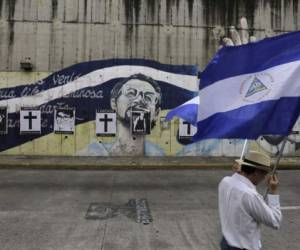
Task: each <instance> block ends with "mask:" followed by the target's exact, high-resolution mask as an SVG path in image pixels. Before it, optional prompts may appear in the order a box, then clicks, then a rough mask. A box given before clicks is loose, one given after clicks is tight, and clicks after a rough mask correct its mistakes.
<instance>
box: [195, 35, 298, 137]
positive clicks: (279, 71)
mask: <svg viewBox="0 0 300 250" xmlns="http://www.w3.org/2000/svg"><path fill="white" fill-rule="evenodd" d="M299 41H300V32H294V33H291V34H285V35H281V36H278V37H274V38H268V39H265V40H263V41H261V42H257V43H255V44H248V45H242V46H238V47H236V48H235V47H230V48H224V49H221V50H220V51H219V52H218V53H217V54H216V56H215V57H214V59H213V60H212V62H211V63H210V64H209V65H208V66H207V68H206V69H205V70H204V71H203V73H202V74H201V86H202V87H201V90H200V91H199V96H200V100H201V102H200V108H199V111H198V123H197V133H196V135H195V136H194V140H196V141H197V140H201V139H209V138H241V139H256V138H258V137H259V136H260V135H266V134H273V135H287V134H289V132H290V131H291V129H292V127H293V125H294V123H295V122H296V120H297V118H298V116H299V111H300V80H299V79H300V43H299ZM229 58H230V59H231V63H229Z"/></svg>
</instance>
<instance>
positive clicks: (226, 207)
mask: <svg viewBox="0 0 300 250" xmlns="http://www.w3.org/2000/svg"><path fill="white" fill-rule="evenodd" d="M219 213H220V219H221V227H222V233H223V236H224V237H225V239H226V240H227V242H228V244H229V245H230V246H233V247H238V248H245V249H248V250H259V249H261V241H260V223H263V224H265V225H267V226H269V227H272V228H275V229H278V228H279V226H280V223H281V218H282V215H281V211H280V203H279V195H268V205H267V204H266V203H265V201H264V199H263V197H262V196H261V195H260V194H259V193H258V192H257V191H256V187H255V186H254V185H253V184H252V182H251V181H250V180H248V179H247V178H246V177H244V176H242V175H240V174H238V173H235V174H233V175H232V176H231V177H225V178H223V180H222V181H221V183H220V185H219Z"/></svg>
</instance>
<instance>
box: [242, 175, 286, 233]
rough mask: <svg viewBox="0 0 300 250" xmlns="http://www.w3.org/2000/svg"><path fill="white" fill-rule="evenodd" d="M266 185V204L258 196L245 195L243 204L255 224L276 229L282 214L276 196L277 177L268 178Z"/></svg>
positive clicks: (277, 196)
mask: <svg viewBox="0 0 300 250" xmlns="http://www.w3.org/2000/svg"><path fill="white" fill-rule="evenodd" d="M268 184H269V187H270V194H269V195H268V197H267V202H268V204H267V203H266V202H265V201H264V199H263V197H262V196H261V195H259V194H245V195H244V197H243V204H244V206H245V209H246V211H247V212H248V213H249V214H250V216H252V217H253V218H254V219H255V220H256V221H257V222H260V223H263V224H265V225H267V226H269V227H272V228H274V229H278V228H279V227H280V224H281V219H282V214H281V210H280V202H279V195H278V194H277V186H278V179H277V176H275V175H274V176H272V177H270V178H269V181H268Z"/></svg>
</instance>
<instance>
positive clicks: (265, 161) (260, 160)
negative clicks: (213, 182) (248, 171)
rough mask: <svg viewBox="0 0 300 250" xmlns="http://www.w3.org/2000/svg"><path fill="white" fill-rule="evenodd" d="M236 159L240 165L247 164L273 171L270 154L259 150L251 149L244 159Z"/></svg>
mask: <svg viewBox="0 0 300 250" xmlns="http://www.w3.org/2000/svg"><path fill="white" fill-rule="evenodd" d="M235 161H236V162H237V163H238V164H240V165H247V166H250V167H254V168H258V169H261V170H264V171H267V172H269V171H271V158H270V156H268V155H266V154H264V153H261V152H258V151H249V152H248V153H247V154H246V155H245V156H244V157H243V159H237V160H235Z"/></svg>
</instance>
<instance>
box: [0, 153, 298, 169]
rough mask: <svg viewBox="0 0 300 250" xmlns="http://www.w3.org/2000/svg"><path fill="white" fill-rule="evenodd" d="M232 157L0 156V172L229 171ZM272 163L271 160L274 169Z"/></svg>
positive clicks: (284, 163)
mask: <svg viewBox="0 0 300 250" xmlns="http://www.w3.org/2000/svg"><path fill="white" fill-rule="evenodd" d="M235 158H236V157H199V156H189V157H187V156H184V157H168V156H167V157H82V156H81V157H79V156H74V157H72V156H66V157H62V156H58V157H55V156H0V169H54V170H59V169H64V170H65V169H70V170H174V169H178V170H179V169H181V170H188V169H199V170H229V169H231V168H232V165H233V163H234V159H235ZM275 160H276V159H272V163H273V166H274V163H275ZM290 169H291V170H296V169H299V170H300V157H293V158H282V160H281V161H280V164H279V166H278V170H290Z"/></svg>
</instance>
